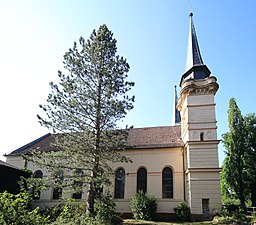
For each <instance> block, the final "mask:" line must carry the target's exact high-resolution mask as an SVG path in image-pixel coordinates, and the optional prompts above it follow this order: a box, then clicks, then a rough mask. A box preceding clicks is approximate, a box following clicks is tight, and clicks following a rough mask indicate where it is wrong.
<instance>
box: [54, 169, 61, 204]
mask: <svg viewBox="0 0 256 225" xmlns="http://www.w3.org/2000/svg"><path fill="white" fill-rule="evenodd" d="M55 176H56V178H57V180H56V183H58V185H59V186H60V185H61V184H62V183H63V181H64V172H63V170H60V171H58V172H57V173H56V175H55ZM61 196H62V188H61V187H56V188H54V189H53V193H52V199H60V198H61Z"/></svg>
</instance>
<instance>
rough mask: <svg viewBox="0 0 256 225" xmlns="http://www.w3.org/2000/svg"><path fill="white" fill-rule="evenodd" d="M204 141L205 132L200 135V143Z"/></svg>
mask: <svg viewBox="0 0 256 225" xmlns="http://www.w3.org/2000/svg"><path fill="white" fill-rule="evenodd" d="M203 140H204V132H202V133H200V141H203Z"/></svg>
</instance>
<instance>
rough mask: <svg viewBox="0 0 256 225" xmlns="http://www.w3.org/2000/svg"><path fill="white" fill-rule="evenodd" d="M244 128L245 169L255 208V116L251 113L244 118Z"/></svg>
mask: <svg viewBox="0 0 256 225" xmlns="http://www.w3.org/2000/svg"><path fill="white" fill-rule="evenodd" d="M244 120H245V128H246V137H245V139H246V152H245V168H246V171H247V174H248V179H247V183H248V186H249V190H250V198H251V204H252V206H254V207H255V206H256V166H255V163H256V115H255V114H254V113H251V114H249V115H247V116H245V117H244Z"/></svg>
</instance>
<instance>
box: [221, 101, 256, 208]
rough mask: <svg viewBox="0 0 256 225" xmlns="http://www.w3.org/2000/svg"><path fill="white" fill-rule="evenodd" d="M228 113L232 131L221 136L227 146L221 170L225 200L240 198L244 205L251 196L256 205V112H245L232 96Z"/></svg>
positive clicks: (233, 200) (233, 201) (227, 201)
mask: <svg viewBox="0 0 256 225" xmlns="http://www.w3.org/2000/svg"><path fill="white" fill-rule="evenodd" d="M228 113H229V115H228V124H229V131H228V132H227V133H225V134H223V136H222V137H223V144H224V147H225V149H226V157H225V159H224V163H223V167H222V173H221V187H222V196H223V199H225V203H235V202H236V199H237V200H239V202H240V204H241V206H242V207H243V208H244V207H245V205H246V202H248V201H249V200H251V203H252V205H253V206H255V205H256V167H255V162H256V116H255V114H249V115H247V116H242V114H241V111H240V109H239V107H238V106H237V104H236V101H235V99H234V98H231V99H230V102H229V111H228ZM230 199H232V201H230Z"/></svg>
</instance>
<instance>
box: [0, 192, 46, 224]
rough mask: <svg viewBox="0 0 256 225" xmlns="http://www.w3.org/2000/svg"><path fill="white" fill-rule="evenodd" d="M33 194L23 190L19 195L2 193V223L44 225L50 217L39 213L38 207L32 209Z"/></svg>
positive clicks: (0, 207)
mask: <svg viewBox="0 0 256 225" xmlns="http://www.w3.org/2000/svg"><path fill="white" fill-rule="evenodd" d="M31 201H32V198H31V196H30V195H29V194H28V193H27V192H25V191H22V192H21V193H19V194H17V195H13V194H10V193H8V192H3V193H0V224H2V225H10V224H12V225H20V224H26V225H44V224H48V222H49V221H48V218H47V217H43V216H41V215H40V214H39V212H38V209H37V208H36V209H33V210H31V209H30V203H31Z"/></svg>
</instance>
